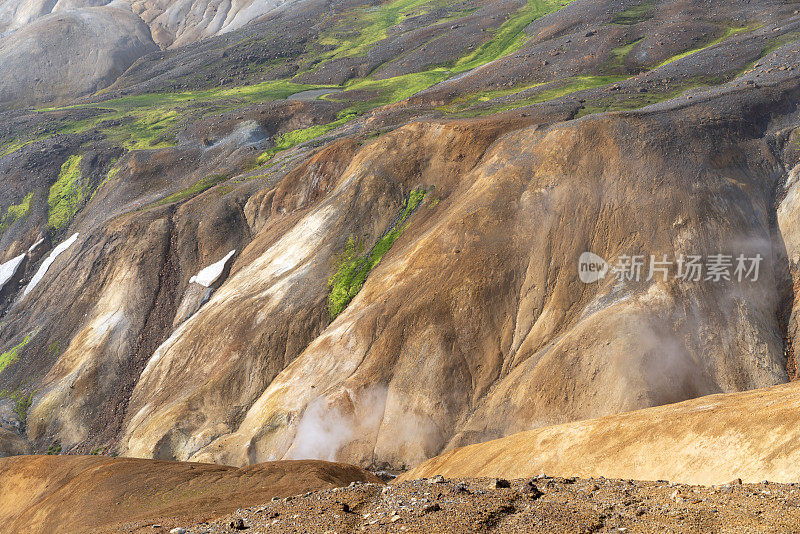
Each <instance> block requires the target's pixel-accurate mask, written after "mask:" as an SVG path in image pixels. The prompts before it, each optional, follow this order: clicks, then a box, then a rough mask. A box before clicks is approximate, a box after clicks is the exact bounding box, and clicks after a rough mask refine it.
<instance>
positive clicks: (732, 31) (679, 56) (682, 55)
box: [654, 26, 756, 69]
mask: <svg viewBox="0 0 800 534" xmlns="http://www.w3.org/2000/svg"><path fill="white" fill-rule="evenodd" d="M755 28H756V27H755V26H745V27H741V28H728V29H727V30H725V33H724V34H723V35H722V36H721V37H719V38H717V39H714V40H713V41H711V42H709V43H707V44H705V45H703V46H701V47H698V48H693V49H692V50H687V51H686V52H682V53H680V54H677V55H674V56H672V57H671V58H669V59H667V60H666V61H664V62H662V63H660V64H658V65H656V66H655V67H654V68H656V69H657V68H660V67H663V66H664V65H669V64H670V63H673V62H675V61H678V60H679V59H683V58H685V57H688V56H692V55H694V54H696V53H698V52H702V51H703V50H706V49H708V48H711V47H712V46H716V45H718V44H720V43H721V42H722V41H724V40H726V39H728V38H729V37H731V36H733V35H736V34H737V33H742V32H746V31H752V30H753V29H755Z"/></svg>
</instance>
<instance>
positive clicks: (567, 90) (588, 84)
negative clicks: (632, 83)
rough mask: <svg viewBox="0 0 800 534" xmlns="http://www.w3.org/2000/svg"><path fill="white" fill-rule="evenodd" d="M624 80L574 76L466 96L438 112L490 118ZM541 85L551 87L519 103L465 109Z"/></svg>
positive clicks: (516, 101)
mask: <svg viewBox="0 0 800 534" xmlns="http://www.w3.org/2000/svg"><path fill="white" fill-rule="evenodd" d="M626 78H627V76H576V77H573V78H567V79H565V80H559V81H556V82H551V83H549V84H534V85H532V86H523V87H521V88H518V89H517V90H516V91H509V90H500V91H483V92H480V93H476V94H474V95H470V96H468V97H465V98H464V99H462V100H460V101H459V102H457V103H456V104H455V105H448V106H443V107H441V108H439V110H440V111H444V112H445V113H452V114H455V115H456V116H460V117H477V116H483V115H491V114H494V113H499V112H502V111H508V110H511V109H517V108H520V107H524V106H530V105H533V104H539V103H542V102H547V101H548V100H554V99H556V98H561V97H564V96H567V95H571V94H574V93H578V92H580V91H585V90H587V89H594V88H595V87H603V86H605V85H609V84H612V83H616V82H619V81H621V80H624V79H626ZM540 86H544V87H550V88H544V87H543V89H542V90H541V91H537V92H536V93H535V94H533V95H531V96H530V97H526V98H521V99H519V100H512V101H509V102H499V103H496V104H493V105H489V106H485V107H479V108H476V109H466V108H468V107H469V106H472V105H474V104H475V103H481V102H491V100H494V99H496V98H498V97H502V96H509V95H512V94H516V93H518V92H521V91H525V90H528V89H530V88H536V87H540Z"/></svg>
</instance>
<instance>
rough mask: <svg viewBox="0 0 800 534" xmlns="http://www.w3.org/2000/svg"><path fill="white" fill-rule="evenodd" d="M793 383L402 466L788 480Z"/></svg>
mask: <svg viewBox="0 0 800 534" xmlns="http://www.w3.org/2000/svg"><path fill="white" fill-rule="evenodd" d="M798 398H799V397H798V387H797V384H785V385H781V386H775V387H772V388H767V389H761V390H756V391H748V392H745V393H730V394H725V395H713V396H709V397H703V398H701V399H695V400H691V401H686V402H682V403H678V404H672V405H669V406H662V407H658V408H650V409H647V410H639V411H635V412H630V413H624V414H619V415H612V416H609V417H605V418H602V419H592V420H588V421H578V422H574V423H568V424H564V425H558V426H552V427H546V428H540V429H536V430H530V431H528V432H522V433H519V434H514V435H512V436H508V437H505V438H501V439H498V440H494V441H489V442H487V443H481V444H478V445H470V446H468V447H464V448H461V449H455V450H452V451H449V452H447V453H445V454H443V455H442V456H438V457H436V458H433V459H431V460H429V461H427V462H425V463H423V464H422V465H420V466H418V467H416V468H415V469H413V470H411V471H409V472H407V473H404V474H403V475H402V477H401V479H402V480H412V479H415V478H420V477H430V476H433V475H436V474H441V475H444V476H446V477H451V478H458V477H465V476H470V477H480V476H495V477H508V478H523V477H528V476H536V475H538V474H539V473H547V474H550V475H556V476H563V477H570V476H581V477H598V476H604V477H608V478H633V479H639V480H669V481H671V482H679V483H684V484H704V485H711V484H725V483H728V482H730V481H732V480H734V479H737V478H741V479H742V480H743V481H745V482H750V483H756V482H761V481H763V480H770V481H775V482H784V483H795V482H796V481H797V460H798V448H797V445H796V444H797V436H796V432H797V430H796V428H797V425H796V422H795V420H794V418H793V414H794V413H795V409H796V408H797V402H798Z"/></svg>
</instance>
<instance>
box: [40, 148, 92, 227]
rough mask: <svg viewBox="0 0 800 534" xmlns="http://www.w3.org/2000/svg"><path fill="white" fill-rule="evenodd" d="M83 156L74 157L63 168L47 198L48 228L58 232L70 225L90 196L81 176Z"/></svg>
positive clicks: (68, 159)
mask: <svg viewBox="0 0 800 534" xmlns="http://www.w3.org/2000/svg"><path fill="white" fill-rule="evenodd" d="M82 160H83V156H82V155H73V156H70V157H69V158H67V161H65V162H64V164H63V165H62V166H61V172H60V173H59V174H58V179H57V180H56V182H55V183H54V184H53V185H52V186H50V193H49V195H48V196H47V205H48V207H49V211H48V217H47V226H48V227H49V228H52V229H54V230H56V231H58V230H62V229H63V228H65V227H66V226H67V224H69V222H70V221H71V220H72V217H73V216H74V215H75V213H77V211H78V209H80V207H81V205H82V204H83V202H84V200H86V197H87V196H88V192H89V188H88V186H87V185H86V183H85V180H84V179H83V177H82V176H81V161H82Z"/></svg>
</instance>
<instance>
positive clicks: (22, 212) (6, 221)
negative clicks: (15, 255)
mask: <svg viewBox="0 0 800 534" xmlns="http://www.w3.org/2000/svg"><path fill="white" fill-rule="evenodd" d="M32 200H33V191H31V192H30V193H28V194H27V195H25V198H23V199H22V202H20V203H19V204H12V205H11V206H9V207H8V209H7V210H6V213H5V215H3V217H2V219H0V233H3V232H4V231H5V230H6V228H8V227H9V226H11V225H12V224H14V223H15V222H17V221H18V220H20V219H22V218H23V217H26V216H27V215H28V213H30V211H31V201H32Z"/></svg>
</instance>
